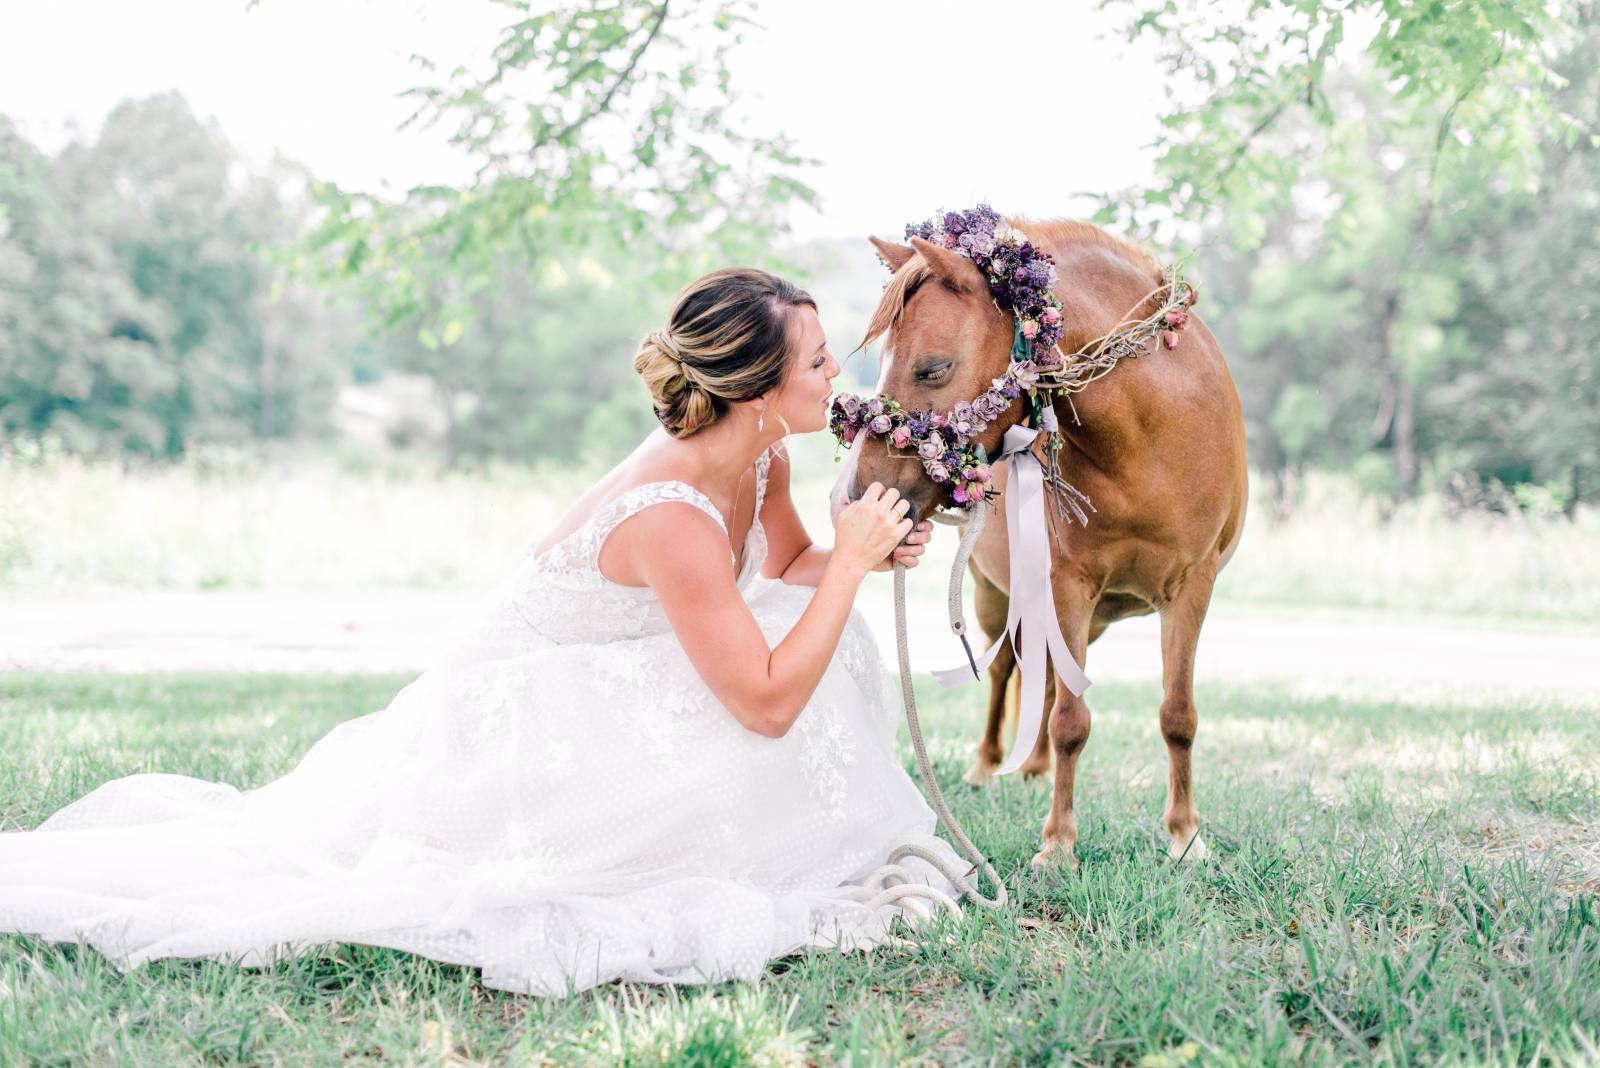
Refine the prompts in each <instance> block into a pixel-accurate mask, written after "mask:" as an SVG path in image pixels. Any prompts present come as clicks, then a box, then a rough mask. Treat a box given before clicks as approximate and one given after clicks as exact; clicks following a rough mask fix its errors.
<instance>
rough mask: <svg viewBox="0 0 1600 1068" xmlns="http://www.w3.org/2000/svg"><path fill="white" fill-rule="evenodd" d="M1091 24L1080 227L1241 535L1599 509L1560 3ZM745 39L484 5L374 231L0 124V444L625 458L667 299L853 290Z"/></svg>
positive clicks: (263, 169)
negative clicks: (1305, 502)
mask: <svg viewBox="0 0 1600 1068" xmlns="http://www.w3.org/2000/svg"><path fill="white" fill-rule="evenodd" d="M1106 7H1107V8H1109V9H1110V10H1111V11H1112V12H1113V13H1114V14H1116V15H1117V16H1118V17H1120V18H1121V19H1122V20H1123V24H1124V27H1125V29H1126V31H1127V33H1128V34H1129V35H1130V36H1131V37H1145V38H1149V39H1153V40H1154V41H1155V42H1156V43H1157V45H1158V55H1159V57H1160V63H1161V66H1162V68H1163V71H1162V73H1163V77H1164V81H1165V84H1167V85H1168V86H1169V92H1170V98H1169V101H1168V105H1167V111H1166V114H1165V115H1164V117H1163V122H1162V126H1161V134H1160V137H1159V140H1158V142H1157V144H1156V145H1155V146H1154V147H1155V150H1156V159H1157V169H1156V178H1155V181H1154V182H1152V183H1151V184H1150V185H1149V186H1148V187H1145V188H1140V189H1132V190H1124V191H1121V192H1119V193H1117V194H1114V195H1108V196H1107V197H1105V199H1104V206H1103V210H1102V212H1101V218H1102V221H1104V222H1105V223H1107V224H1108V225H1110V226H1112V227H1113V228H1116V229H1120V230H1124V231H1127V232H1132V233H1134V234H1136V235H1139V236H1141V237H1144V238H1145V239H1147V240H1149V241H1150V242H1151V243H1152V244H1154V245H1156V246H1157V247H1159V248H1161V249H1163V250H1168V251H1174V252H1176V253H1177V254H1179V255H1185V254H1187V255H1188V256H1189V258H1190V259H1191V260H1192V261H1193V262H1192V263H1191V264H1190V270H1191V273H1193V274H1194V275H1196V276H1197V277H1198V278H1199V279H1200V280H1201V282H1202V286H1203V290H1204V293H1205V304H1204V306H1203V310H1204V311H1205V312H1206V314H1207V318H1208V321H1209V322H1210V323H1211V325H1212V327H1213V329H1214V330H1216V331H1217V333H1218V334H1219V335H1220V336H1221V338H1222V340H1223V342H1224V345H1225V348H1226V350H1227V352H1228V353H1229V357H1230V360H1231V362H1232V365H1233V368H1234V371H1235V377H1236V379H1237V381H1238V383H1239V387H1240V390H1241V393H1242V395H1243V398H1244V403H1245V410H1246V415H1247V419H1248V425H1249V431H1250V435H1251V454H1252V458H1253V462H1254V464H1255V465H1256V466H1257V467H1258V468H1259V469H1261V470H1262V471H1263V472H1265V473H1266V474H1267V475H1269V476H1270V478H1269V481H1270V483H1271V485H1272V486H1273V490H1274V492H1273V494H1272V497H1271V506H1272V507H1273V508H1274V509H1276V510H1277V511H1279V512H1280V513H1284V512H1288V511H1291V510H1292V509H1294V508H1295V507H1296V506H1297V504H1299V503H1300V496H1301V494H1300V487H1302V486H1303V485H1304V484H1305V480H1306V476H1307V473H1308V472H1311V471H1315V470H1323V471H1332V472H1338V473H1342V474H1343V475H1345V476H1347V477H1349V478H1350V479H1351V480H1352V481H1353V482H1354V483H1355V485H1356V486H1358V487H1359V489H1360V490H1361V491H1362V492H1363V493H1364V494H1365V495H1366V496H1367V497H1369V498H1370V499H1374V500H1376V501H1378V502H1380V503H1381V504H1382V505H1383V506H1385V507H1390V506H1392V505H1394V504H1395V503H1398V502H1400V501H1402V500H1404V499H1406V498H1408V497H1412V496H1415V495H1417V494H1419V493H1429V492H1432V493H1439V494H1443V495H1444V496H1445V498H1446V499H1447V501H1448V502H1449V504H1450V506H1451V507H1455V508H1461V507H1467V508H1488V509H1492V510H1497V511H1517V510H1521V511H1534V512H1540V513H1547V514H1548V513H1562V512H1564V513H1565V514H1567V515H1569V516H1570V515H1572V514H1574V512H1575V511H1576V509H1577V508H1578V507H1579V505H1580V504H1581V503H1582V502H1584V501H1586V500H1589V499H1591V498H1592V497H1593V496H1594V494H1595V493H1596V492H1600V434H1596V432H1595V428H1596V427H1597V426H1600V381H1597V374H1596V367H1597V366H1600V359H1597V349H1600V342H1597V341H1596V339H1595V334H1594V326H1595V322H1596V305H1595V300H1596V298H1595V294H1596V292H1597V291H1600V254H1597V251H1596V248H1595V237H1594V235H1595V234H1596V232H1597V231H1600V142H1597V140H1596V137H1595V131H1596V129H1600V74H1597V73H1596V72H1597V71H1600V29H1597V26H1600V20H1597V19H1596V18H1594V15H1595V10H1594V7H1593V4H1592V3H1584V4H1578V5H1574V4H1571V3H1560V4H1556V5H1550V4H1547V3H1542V2H1535V0H1462V2H1456V3H1443V2H1433V3H1423V4H1396V3H1392V2H1387V0H1352V2H1349V3H1343V4H1321V3H1313V2H1310V0H1251V2H1249V3H1246V4H1242V5H1239V6H1237V7H1236V8H1235V9H1231V10H1229V11H1222V10H1220V9H1217V8H1215V7H1214V6H1213V5H1201V4H1198V3H1193V2H1189V0H1185V2H1183V3H1178V2H1176V0H1160V2H1151V0H1107V4H1106ZM751 13H752V8H751V5H750V4H748V3H744V2H710V3H708V2H700V3H694V2H691V0H660V2H648V0H624V2H621V3H616V2H609V0H608V2H604V3H602V2H599V0H587V2H575V3H565V4H559V5H555V6H544V5H534V4H532V3H526V2H523V3H512V4H509V5H507V16H506V22H505V26H504V28H503V29H502V30H501V32H500V34H499V35H498V38H497V39H496V40H495V41H493V42H487V44H488V48H487V49H486V52H485V55H484V56H483V58H482V60H481V62H476V63H472V64H468V65H465V66H462V67H458V68H456V69H452V70H441V69H439V68H438V67H437V66H436V65H435V64H434V63H432V62H431V61H429V60H427V59H426V58H423V57H418V60H417V62H418V72H419V81H420V84H419V85H418V86H417V88H415V89H414V90H413V91H412V92H411V94H410V98H411V100H412V101H413V102H414V104H415V113H414V114H413V116H412V119H411V122H412V123H414V124H417V125H421V126H425V127H430V128H433V129H435V130H437V131H438V133H439V135H440V136H441V137H443V138H446V139H448V140H449V141H451V142H452V143H453V144H454V145H455V146H456V147H457V148H458V149H459V150H460V152H461V153H462V155H463V158H465V159H466V160H468V161H469V162H470V164H471V172H472V177H471V178H470V179H469V180H467V181H465V182H464V183H462V184H461V185H460V186H454V187H451V186H424V187H418V188H415V189H412V190H410V191H408V192H407V193H406V194H404V195H403V196H400V197H397V198H395V197H391V198H387V199H386V198H383V197H380V196H377V195H373V194H369V193H365V192H362V191H359V190H346V189H341V188H338V187H337V186H334V185H332V184H329V183H326V182H320V181H318V180H317V179H316V178H315V176H312V175H309V174H307V173H305V172H304V171H303V170H302V169H300V168H297V167H296V166H294V165H293V164H290V163H288V162H287V161H282V160H277V161H273V162H271V163H270V164H261V163H256V162H250V161H246V160H243V159H241V158H240V157H239V156H238V155H237V154H236V153H235V152H234V151H233V150H232V149H231V148H230V146H229V145H228V143H227V141H226V139H225V137H224V135H223V133H222V131H220V130H217V129H214V128H212V127H209V126H208V125H206V124H205V123H203V122H201V121H199V120H198V119H197V118H196V117H195V116H194V115H193V114H192V113H191V111H190V110H189V108H188V106H187V105H186V104H185V102H184V101H183V100H182V99H181V98H179V97H176V96H171V95H169V96H161V97H156V98H151V99H143V100H130V101H128V102H126V103H125V104H124V105H123V106H122V107H120V108H118V109H117V110H116V111H115V112H114V113H113V114H112V115H111V116H110V117H109V119H108V120H107V121H106V123H105V124H104V127H103V128H102V129H101V130H100V131H98V133H97V135H96V136H95V137H94V138H92V139H90V140H86V141H82V142H79V143H74V144H72V145H69V146H68V147H66V148H65V149H63V150H61V151H59V152H57V153H55V154H53V155H52V154H48V153H45V152H43V151H41V150H40V149H39V148H37V147H36V146H34V145H32V144H30V143H29V142H28V141H27V140H26V139H25V138H24V137H22V136H21V135H19V134H18V133H17V131H16V130H15V129H14V128H13V126H12V125H11V124H10V123H8V122H6V121H5V120H4V119H3V117H0V433H3V435H4V438H5V440H6V441H7V442H9V443H11V444H12V445H13V446H15V445H18V444H20V443H22V442H39V441H42V440H46V439H48V440H49V441H50V442H51V443H52V445H51V447H52V448H59V449H63V450H65V451H66V452H68V453H73V454H77V455H80V456H86V457H112V458H118V459H121V460H123V461H124V462H130V461H135V460H140V461H144V460H157V461H165V460H170V459H173V458H176V457H179V456H181V455H183V454H185V453H186V452H189V451H192V450H193V449H194V448H195V447H197V446H210V445H216V444H219V443H221V444H250V445H255V446H263V445H265V444H267V443H274V442H285V441H298V442H310V443H318V442H327V441H328V440H329V439H330V438H331V437H333V436H335V435H334V431H335V430H336V428H342V427H343V422H342V421H341V419H340V418H338V417H337V413H338V411H339V410H342V408H343V407H347V406H348V405H349V404H356V403H358V402H359V403H362V404H366V403H369V402H370V403H371V404H376V405H377V406H378V407H379V408H381V409H382V415H381V419H380V422H381V424H382V425H381V433H382V437H383V440H384V441H385V442H386V443H387V444H389V445H404V446H410V447H411V448H413V449H415V450H419V451H421V452H422V453H423V454H425V455H427V456H429V457H436V458H437V459H438V461H439V462H441V463H442V464H444V465H447V466H456V467H459V466H463V465H472V466H476V465H481V464H484V463H487V462H489V461H491V460H494V459H499V458H505V459H510V460H513V461H518V462H531V461H533V460H535V459H537V458H541V457H543V458H547V459H550V460H553V461H563V460H569V459H572V458H578V457H582V458H585V459H599V460H602V461H604V460H609V459H610V458H614V457H615V456H617V455H619V454H620V452H621V451H622V450H623V449H625V448H626V446H627V445H628V443H630V442H631V441H633V440H636V438H637V436H638V435H639V434H641V433H643V432H644V431H645V430H646V429H648V428H649V426H650V425H651V420H650V419H649V412H648V409H647V408H646V406H645V405H644V403H643V394H642V392H641V390H640V389H639V388H638V386H637V383H636V382H635V381H634V378H633V375H632V373H631V370H630V369H629V366H628V363H629V361H628V359H627V356H628V354H629V352H630V351H631V349H632V346H633V344H634V342H635V340H636V339H637V337H638V336H639V335H641V334H642V333H643V332H644V331H645V330H647V329H649V328H650V327H651V326H653V325H655V324H656V323H657V322H658V321H659V319H660V317H661V316H662V314H663V312H664V310H665V308H666V307H667V305H668V304H669V302H670V299H671V294H672V292H673V291H674V290H675V289H676V287H677V286H678V285H680V284H682V282H683V281H685V280H686V279H688V278H691V277H693V276H694V275H695V274H697V273H699V272H701V271H702V270H705V269H708V268H710V267H712V266H715V265H718V264H723V263H728V262H754V263H758V264H761V265H763V266H768V267H773V268H777V269H782V270H786V271H790V272H792V273H794V274H795V275H796V276H797V277H798V278H799V279H800V280H801V281H802V282H803V283H804V284H807V285H808V286H810V287H811V288H812V289H813V290H814V291H815V292H817V293H818V294H819V296H821V297H822V298H823V300H824V311H825V313H827V314H828V315H829V319H830V325H831V326H832V327H833V332H834V333H835V337H836V342H837V341H839V340H841V339H848V338H849V337H851V336H852V335H851V328H852V327H853V326H854V325H855V318H856V316H857V315H858V313H859V311H860V305H864V304H868V303H870V301H871V300H872V299H873V298H874V297H875V295H876V290H875V287H873V286H869V285H867V284H866V281H865V279H866V278H867V277H869V276H871V277H876V275H875V274H873V271H874V270H875V268H870V269H867V270H863V267H865V266H866V265H868V264H869V263H870V259H869V256H868V254H867V253H866V252H865V251H864V249H860V248H855V247H854V246H850V247H846V246H842V245H831V244H828V243H821V244H818V245H813V246H810V247H803V246H796V245H795V244H794V243H793V242H790V241H788V240H787V238H786V233H787V230H786V219H787V217H788V214H787V213H788V211H789V209H790V208H791V207H793V206H794V205H795V204H797V203H802V202H809V201H810V200H811V199H812V193H811V191H810V189H809V188H808V187H807V186H806V184H805V182H804V176H805V162H806V161H805V160H804V159H802V158H801V157H800V156H798V155H797V154H796V152H795V150H794V148H793V147H792V146H791V145H789V144H788V143H787V142H786V141H785V140H784V139H783V137H782V136H781V135H780V134H778V133H775V132H768V131H756V130H752V129H750V124H749V122H748V120H747V119H746V118H745V117H744V116H743V114H742V112H741V110H740V108H739V104H738V90H739V86H737V85H735V84H734V82H733V79H732V77H731V75H730V71H729V66H728V62H727V57H728V55H729V53H730V51H731V50H732V49H734V48H736V47H737V45H738V43H739V41H740V39H741V36H742V35H743V34H744V33H745V32H746V31H747V29H748V27H749V25H750V17H751ZM1000 206H1001V207H1002V208H1014V209H1018V210H1024V211H1025V210H1028V209H1029V208H1030V207H1032V206H1030V205H1000ZM927 207H928V206H926V205H923V206H918V205H907V206H906V213H907V215H908V216H910V215H914V214H916V213H917V212H918V211H921V210H924V209H926V208H927ZM894 221H895V220H885V225H886V227H887V226H888V225H889V224H891V223H893V222H894ZM1185 250H1192V251H1190V252H1188V253H1185ZM841 325H842V326H843V329H841ZM837 347H839V348H841V349H848V347H849V344H848V340H845V343H844V344H840V345H837ZM408 383H409V384H410V386H411V387H414V388H412V390H411V392H410V393H408V394H406V396H409V397H411V398H412V399H411V400H410V401H409V402H406V403H400V402H397V401H396V400H395V397H396V396H398V395H399V394H398V390H399V386H400V385H403V384H408ZM351 387H355V389H356V393H355V394H354V395H353V396H354V397H355V399H354V400H350V399H349V398H348V397H347V404H346V405H343V406H341V407H340V408H339V409H336V406H335V403H334V402H335V398H336V396H339V395H340V391H341V390H345V391H348V390H349V389H350V388H351ZM362 391H368V392H370V393H372V394H373V395H374V396H376V397H377V398H378V400H377V401H372V400H371V398H370V397H366V398H365V399H363V398H364V397H365V394H363V393H362ZM386 391H387V392H386Z"/></svg>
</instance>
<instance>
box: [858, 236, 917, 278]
mask: <svg viewBox="0 0 1600 1068" xmlns="http://www.w3.org/2000/svg"><path fill="white" fill-rule="evenodd" d="M867 240H868V241H871V242H872V247H873V248H875V249H877V250H878V255H879V256H881V257H883V262H884V263H887V264H888V265H889V270H890V271H898V270H899V269H900V268H902V267H904V266H905V265H906V264H907V263H909V262H910V261H911V257H912V256H915V255H916V254H917V250H916V249H914V248H912V247H911V246H910V245H897V244H895V243H894V242H893V241H885V240H884V239H883V238H881V237H869V238H867Z"/></svg>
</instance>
